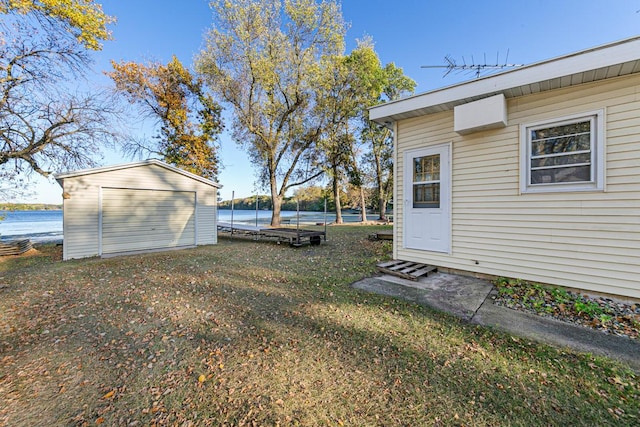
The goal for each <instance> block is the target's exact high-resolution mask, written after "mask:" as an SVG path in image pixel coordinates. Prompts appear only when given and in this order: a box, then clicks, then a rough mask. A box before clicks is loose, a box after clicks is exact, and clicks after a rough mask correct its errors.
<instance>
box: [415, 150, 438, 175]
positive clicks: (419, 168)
mask: <svg viewBox="0 0 640 427" xmlns="http://www.w3.org/2000/svg"><path fill="white" fill-rule="evenodd" d="M429 181H440V155H438V154H436V155H434V156H425V157H416V158H415V159H413V182H429Z"/></svg>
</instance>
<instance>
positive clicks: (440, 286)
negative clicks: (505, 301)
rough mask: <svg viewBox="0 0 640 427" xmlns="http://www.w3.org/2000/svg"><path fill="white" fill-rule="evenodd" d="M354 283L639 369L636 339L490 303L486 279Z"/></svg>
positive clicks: (385, 279)
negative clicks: (605, 357)
mask: <svg viewBox="0 0 640 427" xmlns="http://www.w3.org/2000/svg"><path fill="white" fill-rule="evenodd" d="M352 286H353V287H354V288H356V289H361V290H363V291H367V292H372V293H377V294H381V295H388V296H391V297H396V298H400V299H403V300H406V301H411V302H415V303H416V304H420V305H424V306H427V307H431V308H433V309H436V310H440V311H444V312H447V313H451V314H453V315H455V316H458V317H460V318H462V319H464V320H467V321H469V322H470V323H475V324H479V325H483V326H487V327H491V328H495V329H499V330H501V331H504V332H507V333H510V334H512V335H516V336H520V337H523V338H527V339H530V340H532V341H538V342H542V343H545V344H549V345H552V346H555V347H559V348H569V349H572V350H574V351H579V352H584V353H592V354H596V355H600V356H607V357H610V358H612V359H616V360H619V361H621V362H624V363H626V364H628V365H629V366H630V367H631V368H632V369H633V370H635V371H637V372H640V342H638V340H632V339H629V338H628V337H620V336H616V335H608V334H605V333H602V332H600V331H596V330H593V329H590V328H587V327H583V326H580V325H574V324H571V323H567V322H562V321H560V320H557V319H553V318H549V317H543V316H537V315H535V314H531V313H526V312H522V311H518V310H512V309H509V308H507V307H502V306H498V305H496V304H494V303H493V298H492V293H493V292H495V291H494V288H493V285H492V284H491V283H489V282H488V281H486V280H481V279H476V278H473V277H467V276H459V275H455V274H445V273H434V274H430V275H429V276H426V277H421V278H420V279H419V280H418V281H412V280H406V279H401V278H398V277H394V276H390V275H382V276H377V277H369V278H366V279H362V280H360V281H358V282H356V283H353V284H352Z"/></svg>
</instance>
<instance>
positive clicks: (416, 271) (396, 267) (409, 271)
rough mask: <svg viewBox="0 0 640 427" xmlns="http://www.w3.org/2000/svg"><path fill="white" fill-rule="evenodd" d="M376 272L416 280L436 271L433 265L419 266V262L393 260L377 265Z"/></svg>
mask: <svg viewBox="0 0 640 427" xmlns="http://www.w3.org/2000/svg"><path fill="white" fill-rule="evenodd" d="M376 267H378V270H379V271H381V272H383V273H387V274H391V275H392V276H398V277H402V278H403V279H409V280H418V279H419V278H420V277H421V276H426V275H428V274H429V273H431V272H432V271H435V270H437V267H435V266H433V265H427V264H421V263H419V262H411V261H400V260H397V259H396V260H393V261H387V262H382V263H380V264H378V265H377V266H376Z"/></svg>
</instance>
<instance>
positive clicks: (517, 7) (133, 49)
mask: <svg viewBox="0 0 640 427" xmlns="http://www.w3.org/2000/svg"><path fill="white" fill-rule="evenodd" d="M99 3H101V4H102V5H103V9H104V11H105V12H106V13H107V14H109V15H112V16H115V17H116V18H117V20H118V22H117V23H116V24H115V25H113V26H112V27H111V29H112V32H113V37H114V40H112V41H109V42H106V43H105V45H104V49H103V50H102V51H101V52H98V53H96V54H95V73H94V74H93V75H91V76H90V77H89V79H90V83H91V84H93V85H96V86H105V85H109V84H110V81H109V80H108V79H107V78H106V77H104V76H103V75H102V71H105V70H106V71H108V70H110V62H109V61H110V60H112V59H113V60H115V61H121V60H124V61H137V62H144V61H147V60H158V61H161V62H165V63H166V62H167V61H168V60H169V59H170V58H171V56H172V55H174V54H175V55H176V56H177V57H178V58H179V59H180V60H181V61H182V62H183V63H184V64H185V65H189V66H190V65H192V64H193V59H194V57H195V56H196V55H197V53H198V52H199V50H200V48H201V46H202V43H203V36H204V34H205V33H206V31H207V29H208V28H209V27H210V26H211V22H212V21H211V11H210V9H209V6H208V1H207V0H182V1H175V0H128V1H123V0H103V1H101V2H100V1H99ZM639 9H640V0H638V1H627V0H609V1H604V0H581V1H580V0H528V1H520V0H510V1H509V0H505V1H498V0H493V1H477V0H476V1H471V0H448V1H442V0H440V1H430V0H423V1H417V0H396V1H393V2H392V1H389V0H343V1H342V12H343V17H344V19H345V21H346V22H348V23H349V24H350V29H349V31H348V32H347V38H346V40H347V52H348V51H350V50H351V49H353V48H354V47H355V43H356V39H360V38H363V37H364V36H365V35H369V36H371V37H373V40H374V42H375V47H376V51H377V52H378V55H379V56H380V59H381V61H382V62H383V63H384V64H386V63H389V62H394V63H395V64H396V65H397V66H399V67H402V68H403V69H404V73H405V74H406V75H407V76H409V77H411V78H412V79H414V80H415V81H416V82H417V83H418V87H417V90H416V92H417V93H420V92H425V91H428V90H432V89H436V88H439V87H442V86H448V85H451V84H454V83H457V82H460V81H463V80H468V79H471V78H473V75H470V74H468V73H452V74H450V75H449V76H447V77H443V74H444V70H442V69H424V68H421V66H422V65H439V64H443V63H444V57H445V56H446V55H449V56H451V57H452V58H454V59H455V60H456V61H457V62H458V63H462V60H463V58H464V60H465V61H466V63H467V64H469V63H471V58H472V57H473V59H474V60H475V63H479V62H484V58H485V55H486V59H487V62H490V63H491V62H495V59H496V55H499V60H500V62H503V61H504V60H505V55H506V53H507V51H508V52H509V58H508V60H509V62H510V63H519V64H530V63H533V62H537V61H541V60H545V59H549V58H553V57H556V56H561V55H565V54H569V53H573V52H576V51H580V50H583V49H587V48H590V47H594V46H598V45H601V44H605V43H609V42H613V41H617V40H620V39H624V38H627V37H632V36H635V35H638V34H640V13H639V12H638V10H639ZM141 132H142V131H141ZM143 133H145V134H147V136H150V133H149V131H148V130H147V131H144V132H143ZM221 145H222V151H221V157H222V161H223V167H224V169H223V171H222V173H221V175H220V178H219V182H220V184H222V185H223V188H222V190H221V193H222V197H223V198H224V199H228V198H230V197H231V192H232V191H235V196H236V197H245V196H250V195H251V194H254V192H255V175H254V171H253V167H252V165H251V164H250V162H249V160H248V157H247V155H246V154H245V153H244V152H242V151H241V150H240V149H238V148H237V146H236V144H235V143H234V142H233V140H232V139H231V138H230V136H229V135H228V134H223V135H222V138H221ZM130 160H131V159H130V158H126V157H124V156H122V155H121V154H120V153H117V152H111V151H109V152H106V153H105V156H104V158H102V159H100V160H99V161H100V163H101V164H102V165H110V164H116V163H123V162H127V161H130ZM34 188H35V189H36V191H37V194H36V196H35V197H30V198H29V201H38V202H43V203H61V202H62V197H61V189H60V187H59V186H58V185H57V184H55V183H54V182H53V180H52V181H51V182H47V181H46V180H45V179H43V178H37V177H36V178H34ZM261 193H262V194H266V191H264V190H263V191H261Z"/></svg>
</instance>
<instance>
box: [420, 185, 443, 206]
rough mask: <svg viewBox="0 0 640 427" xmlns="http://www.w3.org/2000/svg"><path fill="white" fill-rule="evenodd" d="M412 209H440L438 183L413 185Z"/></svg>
mask: <svg viewBox="0 0 640 427" xmlns="http://www.w3.org/2000/svg"><path fill="white" fill-rule="evenodd" d="M413 207H414V208H439V207H440V183H433V184H414V185H413Z"/></svg>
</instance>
